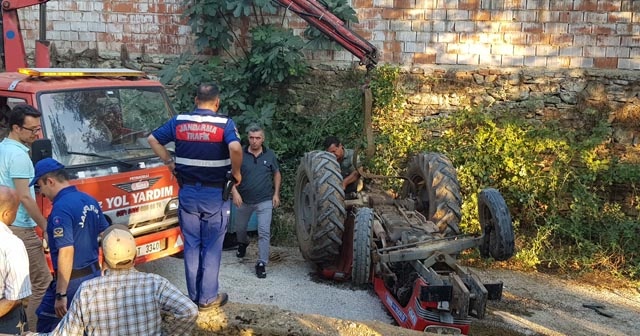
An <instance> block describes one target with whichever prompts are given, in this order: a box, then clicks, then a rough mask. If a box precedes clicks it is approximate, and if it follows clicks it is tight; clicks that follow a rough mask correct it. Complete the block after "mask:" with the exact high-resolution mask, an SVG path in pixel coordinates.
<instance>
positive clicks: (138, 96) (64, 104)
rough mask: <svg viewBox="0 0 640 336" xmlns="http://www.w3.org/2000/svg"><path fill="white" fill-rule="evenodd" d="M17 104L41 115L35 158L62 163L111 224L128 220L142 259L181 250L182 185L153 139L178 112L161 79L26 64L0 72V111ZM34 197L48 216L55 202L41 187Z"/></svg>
mask: <svg viewBox="0 0 640 336" xmlns="http://www.w3.org/2000/svg"><path fill="white" fill-rule="evenodd" d="M16 104H29V105H31V106H34V107H35V108H37V109H38V110H39V111H40V112H41V113H42V118H41V125H42V132H41V134H40V136H41V139H39V140H37V141H36V142H35V143H34V144H33V147H32V159H33V161H34V163H35V162H36V161H38V160H39V159H41V158H43V157H47V156H51V157H53V158H54V159H56V160H58V161H60V162H61V163H62V164H64V165H65V166H66V168H67V170H68V172H69V173H70V175H71V178H72V181H71V183H72V184H73V185H75V186H76V187H77V188H78V189H79V190H81V191H84V192H86V193H88V194H90V195H92V196H93V197H95V198H96V199H97V200H98V201H99V202H100V205H101V207H102V210H103V211H104V214H105V216H106V217H107V220H108V221H109V222H110V223H113V224H124V225H127V226H128V227H129V228H130V229H131V232H132V233H133V235H134V236H135V237H136V243H137V246H138V256H137V259H136V263H142V262H146V261H150V260H154V259H158V258H162V257H164V256H168V255H172V254H174V253H177V252H180V251H182V249H183V244H182V239H181V237H180V229H179V227H178V217H177V209H178V198H177V197H178V185H177V182H176V179H175V177H174V176H173V175H172V174H171V173H170V171H169V170H168V169H167V167H166V166H164V164H163V163H162V161H161V160H160V159H159V158H158V157H157V156H156V155H155V154H154V153H153V151H152V150H151V148H150V146H149V144H148V142H147V136H148V135H149V133H150V132H151V131H153V130H154V129H156V128H157V127H158V126H160V125H161V124H162V123H164V122H166V121H167V120H168V119H169V118H171V117H172V116H173V115H174V111H173V108H172V106H171V104H170V103H169V100H168V98H167V95H166V93H165V91H164V88H163V86H162V84H161V83H159V82H158V81H155V80H151V79H148V78H147V76H146V75H145V74H144V73H142V72H140V71H134V70H128V69H75V68H74V69H63V68H60V69H45V68H21V69H19V70H18V72H4V73H0V115H1V116H3V115H4V114H5V113H6V111H8V109H10V108H12V107H13V106H15V105H16ZM7 132H8V130H0V137H3V136H2V135H4V134H6V133H7ZM169 148H170V147H169ZM36 201H37V202H38V205H39V207H40V209H41V210H42V213H43V215H44V216H45V217H46V216H47V215H48V214H49V213H50V212H51V202H50V201H49V200H48V199H46V198H45V197H43V195H41V194H40V193H38V192H36Z"/></svg>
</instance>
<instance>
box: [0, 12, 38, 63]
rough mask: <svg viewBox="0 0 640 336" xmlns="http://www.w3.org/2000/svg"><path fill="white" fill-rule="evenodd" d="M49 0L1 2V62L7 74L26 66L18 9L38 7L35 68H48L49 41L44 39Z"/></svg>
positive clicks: (25, 53)
mask: <svg viewBox="0 0 640 336" xmlns="http://www.w3.org/2000/svg"><path fill="white" fill-rule="evenodd" d="M47 2H49V0H3V1H2V44H1V46H2V48H1V49H0V53H1V54H2V60H3V62H4V69H5V71H7V72H15V71H17V70H18V68H24V67H26V66H27V52H26V50H25V48H24V40H23V39H22V31H21V30H20V19H19V18H18V9H20V8H26V7H31V6H35V5H40V38H39V39H38V40H37V41H36V67H38V68H49V67H50V66H51V61H50V60H49V41H47V39H46V35H47V33H46V26H47V25H46V21H47V17H46V3H47Z"/></svg>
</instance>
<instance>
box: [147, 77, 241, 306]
mask: <svg viewBox="0 0 640 336" xmlns="http://www.w3.org/2000/svg"><path fill="white" fill-rule="evenodd" d="M195 103H196V106H197V108H196V109H195V110H194V111H192V112H190V113H187V114H181V115H178V116H175V117H173V118H171V120H169V121H168V122H167V123H165V124H164V125H162V126H160V127H159V128H158V129H156V130H155V131H153V133H152V134H151V135H149V139H148V140H149V145H150V146H151V148H152V149H153V151H154V152H155V153H156V155H158V156H159V157H160V159H161V160H163V161H164V163H165V164H166V165H167V166H168V167H169V169H170V170H171V171H172V172H174V173H175V174H176V176H177V178H178V183H179V184H180V192H179V194H178V200H179V201H180V205H179V209H178V219H179V221H180V229H181V230H182V235H183V237H184V265H185V275H186V280H187V290H188V292H189V297H190V298H191V300H192V301H193V302H195V303H197V304H198V308H199V310H200V311H207V310H210V309H213V308H215V307H220V306H222V305H224V304H225V303H227V300H228V296H227V294H226V293H218V273H219V270H220V260H221V257H222V243H223V241H224V235H225V233H226V231H227V222H228V218H229V213H230V207H229V206H230V202H229V201H223V199H222V191H223V190H222V189H223V186H224V183H225V177H226V173H227V171H229V169H231V174H232V175H233V177H234V178H235V180H236V185H237V184H239V183H240V181H241V179H242V176H241V174H240V167H241V165H242V146H241V145H240V136H239V134H238V131H237V129H236V126H235V123H234V122H233V120H231V119H230V118H228V117H225V116H222V115H219V114H217V113H216V112H217V111H218V108H219V107H220V98H219V89H218V87H217V86H216V85H215V84H213V83H207V84H201V85H200V86H199V87H198V90H197V93H196V98H195ZM172 141H173V142H175V156H176V157H175V161H174V159H173V158H172V157H171V154H170V153H169V151H168V150H167V149H166V148H165V147H164V145H166V144H167V143H169V142H172Z"/></svg>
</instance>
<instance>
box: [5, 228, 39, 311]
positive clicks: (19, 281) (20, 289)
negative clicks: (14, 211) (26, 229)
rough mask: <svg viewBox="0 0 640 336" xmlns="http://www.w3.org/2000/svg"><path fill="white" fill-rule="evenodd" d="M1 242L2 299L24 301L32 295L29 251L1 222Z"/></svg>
mask: <svg viewBox="0 0 640 336" xmlns="http://www.w3.org/2000/svg"><path fill="white" fill-rule="evenodd" d="M0 242H1V243H0V299H7V300H11V301H17V300H20V299H24V298H25V297H27V296H29V295H31V281H30V280H29V257H28V256H27V250H26V249H25V247H24V243H23V242H22V240H20V238H18V237H17V236H15V235H14V234H13V233H12V232H11V230H10V229H9V228H8V227H7V225H5V224H4V223H3V222H0Z"/></svg>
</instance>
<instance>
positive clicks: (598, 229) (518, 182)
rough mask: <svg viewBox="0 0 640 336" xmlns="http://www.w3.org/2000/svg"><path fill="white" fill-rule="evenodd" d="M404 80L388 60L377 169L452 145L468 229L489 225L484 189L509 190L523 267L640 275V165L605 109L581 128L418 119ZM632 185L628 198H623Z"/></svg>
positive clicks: (495, 119) (480, 113) (502, 118)
mask: <svg viewBox="0 0 640 336" xmlns="http://www.w3.org/2000/svg"><path fill="white" fill-rule="evenodd" d="M399 80H400V75H399V73H398V71H397V69H393V68H390V67H382V68H379V69H378V71H377V73H376V76H374V80H373V82H374V83H375V85H374V84H372V88H374V98H375V105H376V106H375V111H376V116H375V117H374V120H375V124H374V127H375V128H376V129H377V132H378V134H377V135H376V136H377V148H378V152H377V153H378V156H377V157H376V159H375V160H374V162H375V163H376V164H375V165H373V167H374V168H376V169H377V172H378V173H383V174H391V173H395V172H397V171H402V169H403V166H402V160H407V159H408V157H409V156H411V155H412V154H413V153H417V152H440V153H443V154H445V155H447V156H448V157H449V158H450V159H451V160H452V161H453V163H454V165H455V166H456V169H457V172H458V179H459V181H460V184H461V187H462V194H463V197H465V199H464V204H463V220H462V223H461V227H462V229H463V230H465V231H466V232H471V233H473V232H480V224H479V222H478V219H477V210H476V209H477V198H476V195H477V193H478V192H479V191H480V190H481V189H482V188H486V187H495V188H497V189H499V190H500V191H501V192H502V193H503V195H504V197H505V199H506V201H507V203H508V205H509V208H510V210H511V213H512V216H513V219H514V226H515V230H516V237H517V238H518V239H517V254H516V256H515V257H514V258H513V259H512V261H511V263H512V264H514V265H515V266H517V267H521V268H525V269H533V268H536V269H540V268H546V269H552V270H558V271H562V272H583V271H589V270H591V269H596V270H599V271H604V272H607V273H611V274H614V275H619V276H625V277H629V278H634V279H638V278H640V259H639V257H640V241H639V240H638V239H637V238H636V237H637V236H638V230H639V228H640V226H639V225H638V220H639V218H638V217H637V216H636V215H629V214H634V213H638V210H640V209H639V206H638V200H639V197H638V192H639V191H640V189H639V188H638V182H639V181H640V165H632V164H625V163H621V162H620V161H619V159H618V158H617V157H616V156H615V153H614V152H613V151H612V148H609V147H610V145H609V139H608V138H609V136H610V132H611V131H610V125H609V124H608V123H607V120H606V117H603V119H601V120H596V121H595V122H593V123H592V125H591V126H590V127H587V128H584V129H580V130H574V129H567V128H563V127H561V126H560V125H559V124H557V123H553V122H548V123H544V124H543V123H532V122H531V121H529V120H526V119H524V118H523V117H522V116H521V115H517V114H502V115H496V114H495V113H492V111H491V110H482V109H465V110H461V111H458V112H457V113H453V114H451V115H449V116H446V117H441V118H434V119H429V120H428V121H422V122H415V123H410V122H407V116H406V114H404V116H402V115H403V113H405V111H403V105H402V104H403V102H404V101H406V99H405V97H404V95H403V94H402V92H401V90H400V89H399V88H398V82H399ZM432 134H438V136H433V135H432ZM398 154H402V155H398ZM399 156H400V157H399ZM623 187H624V189H625V190H627V191H628V195H627V201H621V200H620V199H619V193H620V189H623ZM634 210H635V211H634Z"/></svg>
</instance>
